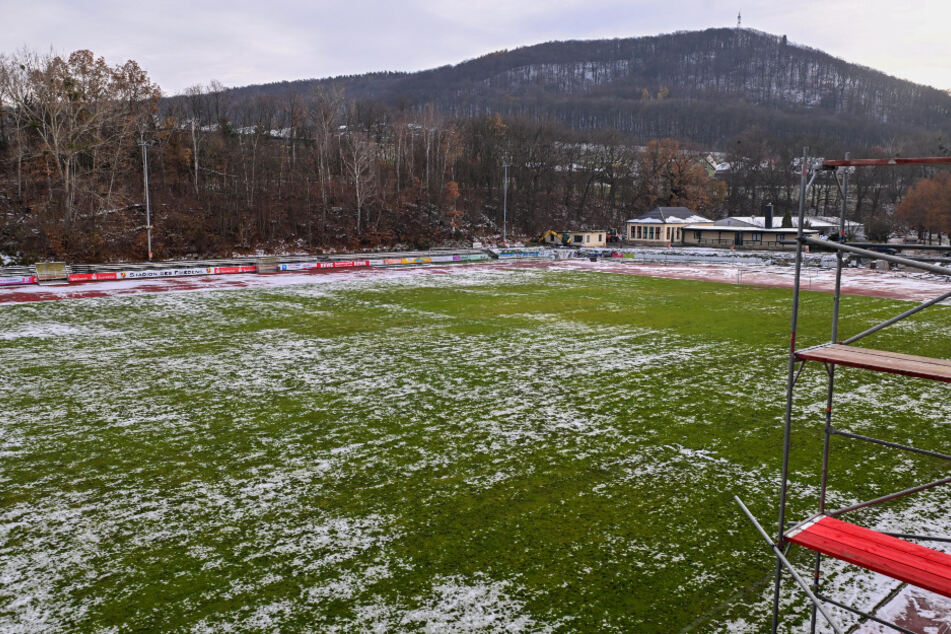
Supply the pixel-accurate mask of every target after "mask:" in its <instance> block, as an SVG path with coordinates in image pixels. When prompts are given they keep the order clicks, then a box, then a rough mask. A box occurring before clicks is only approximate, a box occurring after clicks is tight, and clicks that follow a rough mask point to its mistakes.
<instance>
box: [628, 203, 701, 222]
mask: <svg viewBox="0 0 951 634" xmlns="http://www.w3.org/2000/svg"><path fill="white" fill-rule="evenodd" d="M628 222H629V223H631V222H633V223H638V224H668V225H673V224H689V223H694V222H710V219H709V218H705V217H703V216H701V215H700V214H698V213H697V212H695V211H693V210H691V209H687V208H686V207H657V208H656V209H652V210H651V211H648V212H647V213H646V214H644V215H643V216H641V217H640V218H634V219H632V220H628Z"/></svg>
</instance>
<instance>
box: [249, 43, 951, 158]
mask: <svg viewBox="0 0 951 634" xmlns="http://www.w3.org/2000/svg"><path fill="white" fill-rule="evenodd" d="M870 45H873V44H870ZM318 86H323V87H327V88H329V87H333V86H338V87H340V88H342V89H343V90H344V91H345V94H346V96H347V97H348V98H349V99H357V100H376V101H381V102H383V103H386V104H387V105H389V106H398V107H408V108H420V107H423V106H424V105H426V104H434V105H435V106H436V107H437V108H438V109H439V110H440V111H442V112H443V113H446V114H449V115H454V116H460V117H469V116H477V115H482V114H487V113H492V112H499V113H501V114H503V115H525V116H529V117H532V118H537V119H542V118H547V119H554V120H556V121H559V122H561V123H563V124H564V125H566V126H568V127H570V128H574V129H578V130H591V129H616V130H619V131H622V132H626V133H631V134H633V135H634V136H635V137H636V138H638V139H642V140H646V139H650V138H663V137H674V138H679V139H683V140H690V141H695V142H697V143H700V144H703V145H704V146H706V147H709V148H714V147H721V146H722V145H723V144H724V143H725V142H727V141H728V140H729V139H731V138H733V137H735V136H736V135H737V134H739V133H740V132H741V131H743V130H745V129H747V128H749V127H750V126H754V125H759V126H761V127H763V128H764V129H768V130H770V131H771V132H772V133H773V134H776V135H778V136H782V137H788V138H790V139H793V138H795V139H802V138H809V137H815V138H821V139H823V140H824V141H826V142H833V143H841V144H843V145H846V146H853V147H854V146H868V145H877V144H886V143H888V142H889V141H891V140H893V139H896V138H902V137H915V138H931V139H934V138H935V137H936V136H937V135H938V134H940V133H943V134H944V135H945V136H946V135H947V133H948V132H949V131H951V95H949V94H948V93H947V92H944V91H941V90H937V89H935V88H931V87H928V86H922V85H919V84H914V83H912V82H909V81H905V80H901V79H897V78H895V77H891V76H888V75H885V74H884V73H881V72H879V71H876V70H873V69H870V68H866V67H863V66H858V65H856V64H850V63H848V62H845V61H843V60H841V59H837V58H835V57H832V56H830V55H828V54H826V53H823V52H822V51H818V50H815V49H811V48H807V47H804V46H800V45H796V44H792V43H789V42H787V41H786V38H785V36H776V35H770V34H767V33H762V32H759V31H754V30H749V29H742V30H738V29H708V30H705V31H694V32H680V33H674V34H668V35H658V36H653V37H640V38H629V39H614V40H592V41H568V42H548V43H545V44H538V45H535V46H527V47H523V48H518V49H515V50H511V51H499V52H495V53H491V54H489V55H485V56H483V57H480V58H477V59H473V60H469V61H466V62H463V63H460V64H457V65H454V66H443V67H440V68H436V69H432V70H427V71H422V72H417V73H371V74H366V75H358V76H348V77H336V78H331V79H323V80H309V81H297V82H283V83H275V84H266V85H258V86H247V87H244V88H238V89H235V90H234V91H232V96H233V98H235V99H237V100H238V101H243V100H244V99H245V98H254V97H256V96H259V95H274V96H282V95H286V94H288V93H292V92H303V93H307V92H310V91H312V90H313V89H314V88H316V87H318Z"/></svg>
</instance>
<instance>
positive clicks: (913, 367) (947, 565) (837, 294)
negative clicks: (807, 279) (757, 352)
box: [736, 149, 951, 634]
mask: <svg viewBox="0 0 951 634" xmlns="http://www.w3.org/2000/svg"><path fill="white" fill-rule="evenodd" d="M941 164H943V165H949V164H951V157H929V158H890V159H850V158H849V155H848V154H846V157H845V159H844V160H826V161H823V160H821V159H820V160H810V158H809V156H808V149H804V150H803V157H802V170H801V183H800V191H799V223H798V228H799V230H798V234H797V238H796V260H795V281H794V284H793V301H792V325H791V334H790V343H789V359H788V363H787V381H786V408H785V415H784V418H783V422H784V430H783V459H782V478H781V484H780V489H779V520H778V528H777V532H776V537H775V539H771V538H770V537H769V535H768V534H767V533H766V531H765V530H764V529H763V528H762V526H760V524H759V522H757V521H756V519H755V518H754V517H753V515H752V514H751V513H750V512H749V510H748V509H747V508H746V506H745V505H744V504H743V503H742V501H740V499H739V498H736V501H737V503H738V504H739V505H740V507H741V509H742V510H743V512H744V514H745V515H746V516H747V518H748V519H749V520H750V521H751V522H753V524H754V525H755V526H756V527H757V529H758V530H759V532H760V534H761V536H762V537H763V538H764V539H765V541H766V542H767V543H768V544H769V546H770V548H771V549H772V551H773V552H774V554H775V555H776V575H775V583H774V592H773V606H772V608H773V609H772V631H773V633H774V634H775V633H776V632H778V630H779V624H780V613H779V612H780V610H779V599H780V591H781V587H782V583H783V573H784V571H788V572H789V574H790V575H791V576H792V578H793V580H794V581H795V582H796V583H797V584H798V585H799V586H800V587H801V588H802V590H803V591H804V592H805V594H806V596H807V597H808V598H809V600H810V602H811V604H812V608H811V609H812V614H811V620H810V625H811V631H812V632H815V630H816V625H817V619H818V616H819V615H821V616H822V618H823V619H825V621H826V622H828V623H829V625H830V626H831V627H832V629H833V630H834V631H835V632H837V633H841V632H843V631H844V630H843V629H842V628H841V626H840V625H838V624H837V623H836V622H835V621H834V620H833V618H832V617H831V615H830V614H829V613H828V612H827V610H826V608H825V605H826V604H828V605H834V606H836V607H838V608H841V609H844V610H847V611H849V612H852V613H853V614H856V615H858V616H861V617H863V618H865V619H868V620H871V621H874V622H876V623H879V624H882V625H885V626H887V627H890V628H892V629H894V630H896V631H899V632H911V630H908V629H906V628H904V627H901V626H899V625H897V624H894V623H889V622H886V621H884V620H883V619H880V618H878V617H877V616H875V615H874V614H867V613H865V612H863V611H861V610H858V609H856V608H854V607H851V606H849V605H846V604H844V603H841V602H839V601H836V600H834V599H832V598H830V597H827V596H825V595H823V594H822V593H821V592H820V587H819V586H820V578H821V572H822V570H821V569H822V556H823V555H826V556H829V557H833V558H836V559H841V560H844V561H847V562H849V563H852V564H854V565H857V566H860V567H863V568H866V569H868V570H873V571H875V572H878V573H881V574H884V575H887V576H890V577H892V578H895V579H898V580H900V581H902V582H905V583H908V584H911V585H915V586H918V587H922V588H925V589H927V590H930V591H933V592H936V593H939V594H942V595H944V596H947V597H951V555H948V554H946V553H943V552H940V551H936V550H932V549H929V548H925V547H924V546H921V545H919V544H915V543H912V542H911V541H908V540H914V541H934V542H941V541H944V542H948V541H951V538H949V537H940V536H924V535H907V534H896V533H883V532H878V531H873V530H869V529H867V528H863V527H860V526H856V525H854V524H850V523H847V522H843V521H841V520H840V519H838V518H839V517H841V516H842V515H844V514H846V513H849V512H850V511H855V510H858V509H861V508H867V507H869V506H872V505H875V504H879V503H882V502H886V501H889V500H893V499H896V498H899V497H903V496H906V495H910V494H913V493H917V492H919V491H924V490H927V489H930V488H933V487H936V486H940V485H943V484H948V483H951V477H948V478H941V479H939V480H935V481H933V482H928V483H925V484H921V485H918V486H914V487H911V488H908V489H904V490H901V491H896V492H893V493H889V494H887V495H883V496H881V497H878V498H875V499H873V500H868V501H865V502H861V503H858V504H854V505H851V506H848V507H845V508H841V509H834V510H829V509H827V508H826V493H827V485H828V475H829V451H830V441H831V439H832V437H833V436H838V437H842V438H848V439H851V440H856V441H861V442H869V443H873V444H876V445H878V446H881V447H886V448H889V449H897V450H902V451H907V452H912V453H916V454H919V455H926V456H930V457H934V458H940V459H944V460H951V456H949V455H946V454H943V453H940V452H937V451H931V450H928V449H922V448H917V447H912V446H909V445H903V444H899V443H896V442H891V441H888V440H882V439H877V438H871V437H868V436H863V435H860V434H856V433H852V432H849V431H847V430H845V429H840V428H837V427H835V426H833V418H832V411H833V403H834V399H835V372H836V367H837V366H839V365H843V366H849V367H855V368H861V369H864V370H871V371H876V372H888V373H893V374H903V375H906V376H913V377H919V378H925V379H932V380H937V381H945V382H951V361H948V360H943V359H931V358H927V357H921V356H916V355H908V354H899V353H894V352H888V351H881V350H870V349H867V348H859V347H855V346H852V345H851V344H853V343H855V342H856V341H858V340H859V339H861V338H863V337H865V336H867V335H870V334H872V333H875V332H878V331H879V330H881V329H882V328H885V327H887V326H890V325H892V324H894V323H896V322H898V321H900V320H902V319H905V318H907V317H909V316H911V315H914V314H916V313H917V312H919V311H921V310H923V309H925V308H927V307H929V306H932V305H934V304H936V303H938V302H941V301H944V300H947V299H949V298H951V291H949V292H948V293H944V294H943V295H941V296H939V297H936V298H934V299H931V300H929V301H926V302H923V303H922V304H919V305H918V306H915V307H914V308H911V309H909V310H906V311H905V312H903V313H901V314H900V315H896V316H895V317H892V318H891V319H888V320H886V321H884V322H882V323H880V324H878V325H876V326H873V327H872V328H869V329H867V330H865V331H864V332H861V333H858V334H856V335H854V336H851V337H848V338H846V339H844V340H843V339H840V338H839V309H840V299H841V293H842V269H843V267H844V264H845V257H844V256H845V255H846V254H854V255H859V256H862V257H866V258H871V259H878V260H884V261H886V262H891V263H894V264H899V265H903V266H907V267H912V268H916V269H919V270H924V271H929V272H932V273H938V274H941V275H947V276H951V268H946V267H943V266H938V265H937V264H933V263H929V262H927V261H922V260H920V259H912V258H909V257H903V256H899V255H892V254H889V253H884V252H882V251H878V250H875V248H876V247H878V248H884V247H885V246H886V245H883V244H874V243H857V244H856V243H853V244H849V243H846V242H845V212H846V200H847V192H848V181H849V174H850V173H852V172H853V171H854V169H855V168H856V167H869V166H894V165H941ZM824 172H831V173H832V175H833V176H834V178H835V183H836V185H837V187H838V188H839V192H840V194H841V201H842V204H841V214H840V234H839V236H838V240H837V241H833V240H817V239H815V238H810V237H808V236H806V235H804V233H803V228H804V225H805V207H806V194H807V192H808V191H809V188H810V187H811V186H812V183H813V182H814V181H815V179H816V177H817V176H818V175H819V174H821V173H824ZM840 174H841V175H842V178H841V180H840V179H839V175H840ZM858 244H860V245H861V246H858ZM809 246H816V247H823V248H827V249H834V250H835V253H836V271H835V291H834V300H833V308H832V320H831V321H832V323H831V331H832V332H831V337H830V339H829V343H827V344H823V345H819V346H813V347H810V348H804V349H797V348H796V330H797V326H798V321H799V303H800V288H801V284H800V282H801V277H802V260H803V257H802V256H803V251H804V250H806V249H807V248H808V247H809ZM887 246H888V247H895V246H896V245H892V244H888V245H887ZM897 250H901V246H899V248H898V249H897ZM893 252H894V251H893ZM927 259H932V260H933V259H934V258H926V260H927ZM808 361H814V362H818V363H821V364H822V365H823V367H824V368H825V370H826V374H827V389H826V408H825V427H824V442H823V449H822V467H821V484H820V487H819V504H818V511H817V513H816V514H814V515H813V516H811V517H807V518H805V519H803V520H801V521H798V522H795V523H790V522H788V521H787V517H786V514H787V493H788V483H789V455H790V433H791V430H792V419H793V409H794V407H793V406H794V392H795V387H796V382H797V380H798V379H799V376H800V374H801V373H802V371H803V369H804V367H805V365H806V363H807V362H808ZM793 544H795V545H799V546H802V547H804V548H808V549H810V550H813V551H815V553H816V556H815V564H814V566H813V570H812V577H813V580H812V584H811V588H810V587H809V586H807V584H806V582H805V581H804V580H803V578H802V576H801V575H800V574H799V573H798V572H797V571H796V570H795V569H794V567H793V566H792V564H791V563H790V562H789V560H788V559H787V557H786V553H787V552H788V550H789V548H790V547H791V546H792V545H793ZM911 634H914V633H913V632H911Z"/></svg>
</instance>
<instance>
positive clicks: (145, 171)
mask: <svg viewBox="0 0 951 634" xmlns="http://www.w3.org/2000/svg"><path fill="white" fill-rule="evenodd" d="M154 143H155V141H146V140H145V139H144V138H142V137H139V145H141V146H142V178H143V180H144V181H145V232H146V236H147V240H148V248H149V262H151V261H152V210H151V207H150V204H149V146H150V145H153V144H154Z"/></svg>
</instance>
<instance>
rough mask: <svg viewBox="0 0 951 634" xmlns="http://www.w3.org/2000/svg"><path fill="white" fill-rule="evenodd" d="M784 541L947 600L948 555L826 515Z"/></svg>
mask: <svg viewBox="0 0 951 634" xmlns="http://www.w3.org/2000/svg"><path fill="white" fill-rule="evenodd" d="M786 541H790V542H792V543H794V544H799V545H800V546H803V547H805V548H808V549H809V550H813V551H816V552H819V553H822V554H824V555H828V556H829V557H833V558H835V559H841V560H843V561H847V562H849V563H851V564H855V565H856V566H861V567H862V568H866V569H868V570H872V571H873V572H878V573H880V574H883V575H886V576H888V577H891V578H893V579H898V580H899V581H904V582H905V583H910V584H911V585H913V586H918V587H919V588H924V589H925V590H931V591H932V592H936V593H938V594H941V595H943V596H946V597H951V555H948V554H946V553H943V552H940V551H937V550H932V549H931V548H926V547H924V546H919V545H918V544H913V543H911V542H907V541H905V540H903V539H899V538H897V537H892V536H891V535H885V534H883V533H879V532H877V531H873V530H870V529H867V528H862V527H861V526H856V525H855V524H850V523H848V522H843V521H841V520H837V519H835V518H834V517H829V516H828V515H819V516H817V517H815V518H813V519H811V520H809V521H807V522H805V523H803V524H801V525H799V526H797V527H795V528H793V529H792V530H790V531H789V532H788V533H786Z"/></svg>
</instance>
